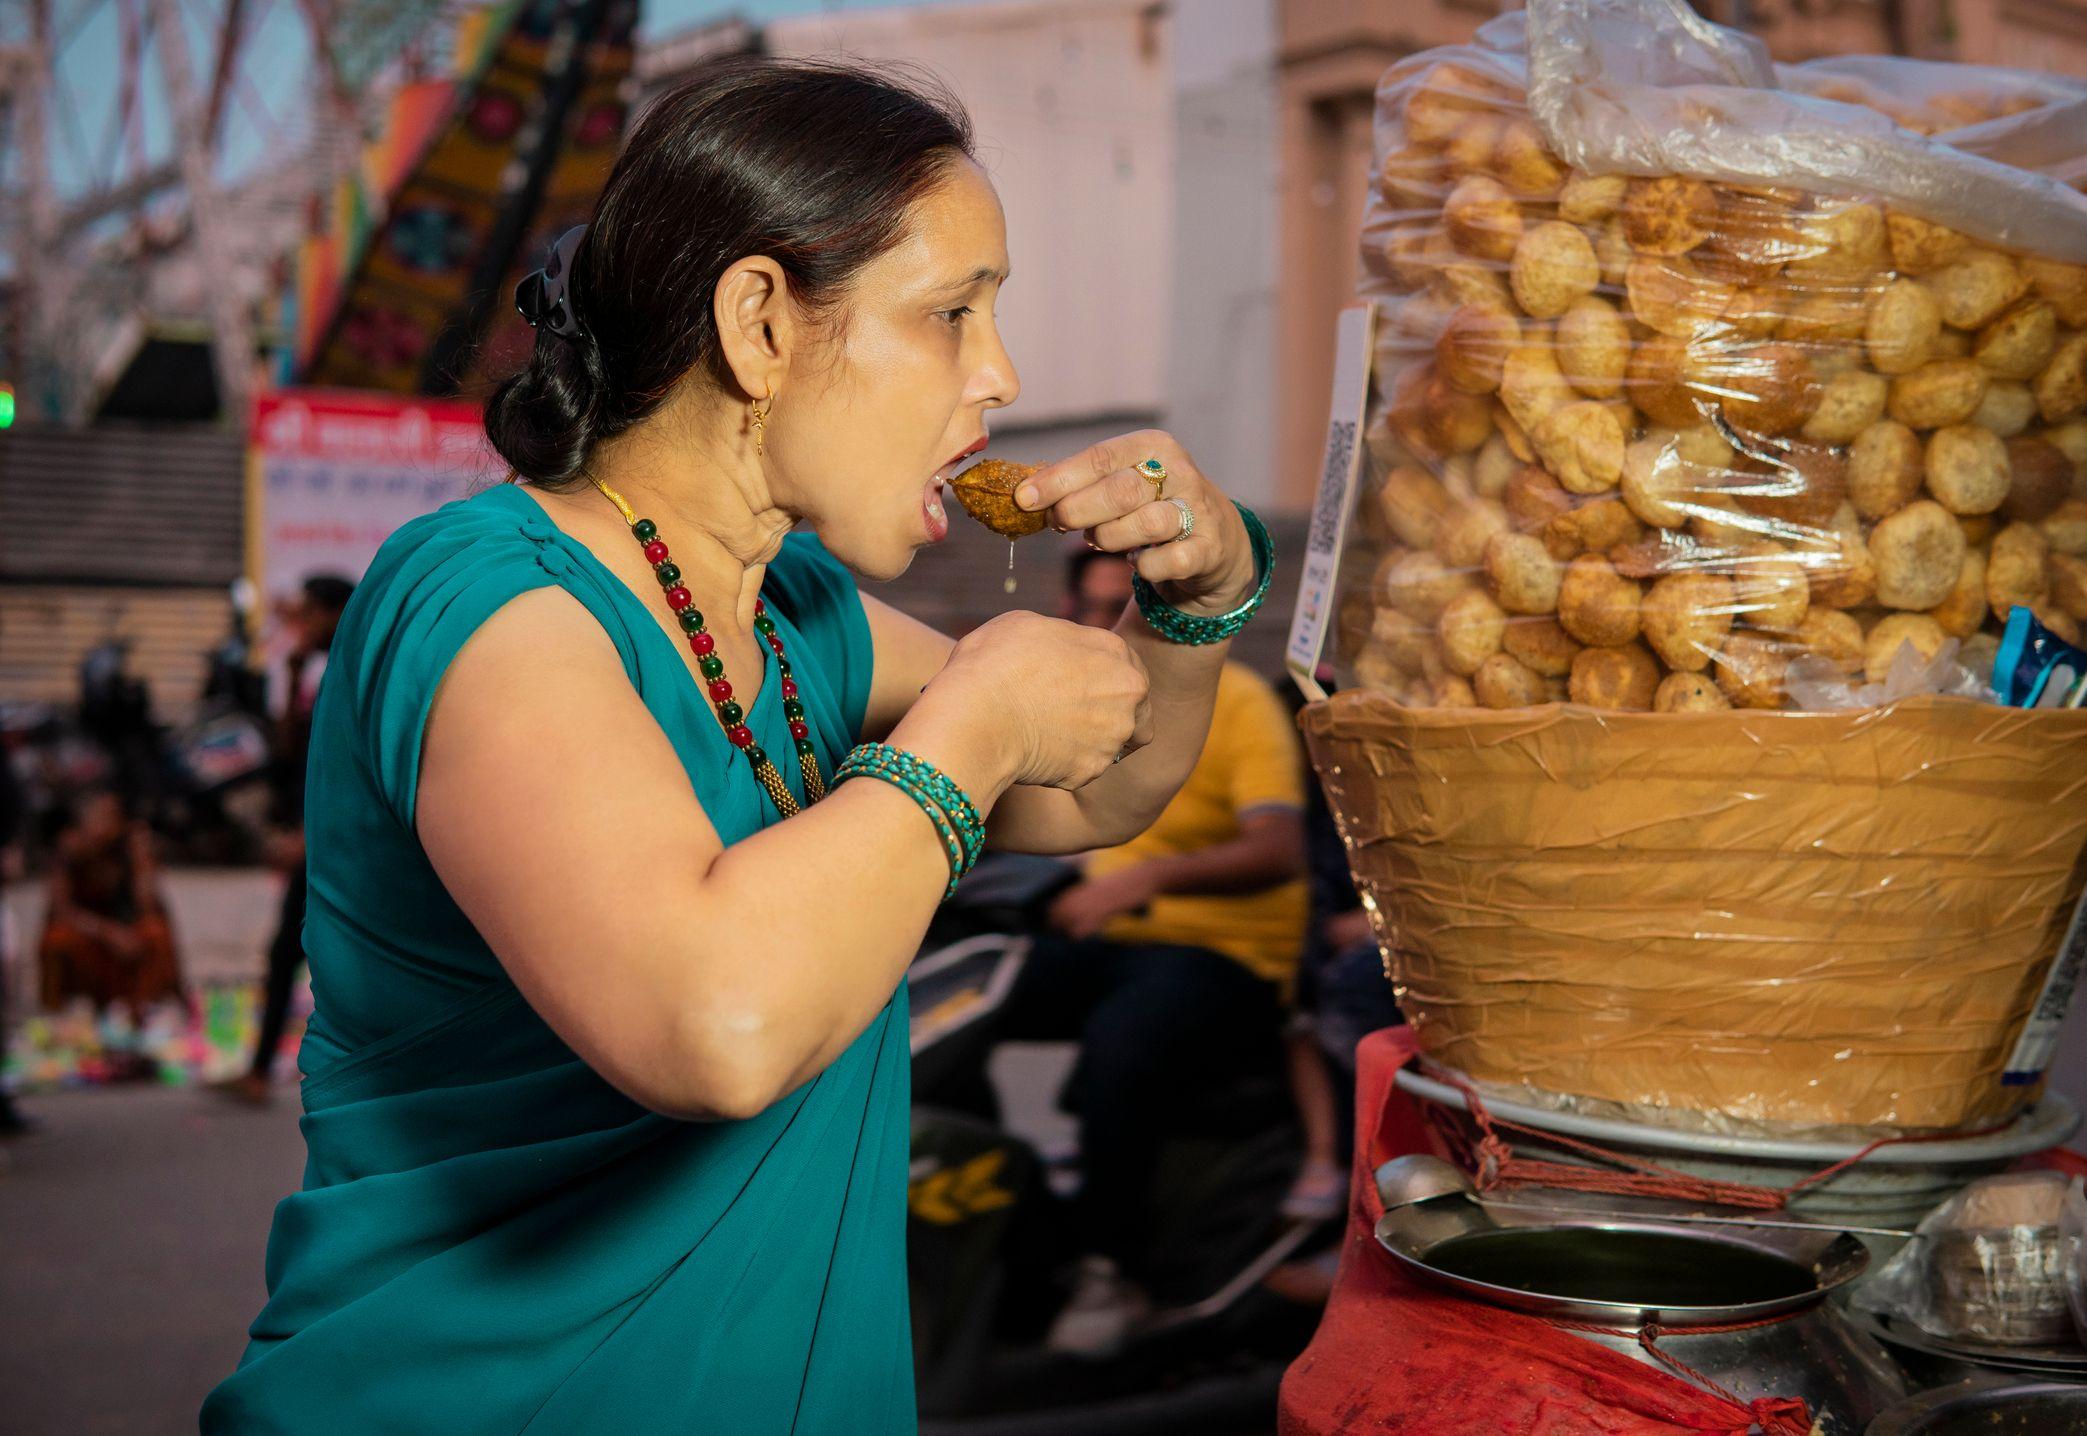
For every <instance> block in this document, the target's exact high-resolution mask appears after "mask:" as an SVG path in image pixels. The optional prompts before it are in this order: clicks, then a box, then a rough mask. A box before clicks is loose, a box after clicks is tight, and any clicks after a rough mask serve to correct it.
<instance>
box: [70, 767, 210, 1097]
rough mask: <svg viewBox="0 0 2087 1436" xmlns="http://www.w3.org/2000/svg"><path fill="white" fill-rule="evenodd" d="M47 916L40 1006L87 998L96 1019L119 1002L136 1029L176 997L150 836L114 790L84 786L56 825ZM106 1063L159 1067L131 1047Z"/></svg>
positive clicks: (176, 977)
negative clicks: (155, 1009) (62, 821)
mask: <svg viewBox="0 0 2087 1436" xmlns="http://www.w3.org/2000/svg"><path fill="white" fill-rule="evenodd" d="M46 914H47V916H46V917H45V920H44V933H43V942H42V943H41V944H40V946H39V950H38V966H39V969H40V973H39V975H40V979H41V987H42V997H43V1005H44V1007H45V1008H46V1009H47V1010H51V1011H56V1010H58V1009H60V1008H63V1007H64V1006H65V1005H66V1004H67V1003H69V1002H71V1001H73V1000H74V999H76V998H86V999H87V1000H88V1001H89V1002H91V1003H92V1004H93V1007H94V1013H95V1016H96V1017H97V1018H99V1017H101V1016H103V1015H104V1014H106V1013H107V1012H108V1011H109V1009H110V1008H121V1009H122V1010H123V1012H124V1014H125V1015H126V1016H128V1018H129V1019H130V1024H131V1028H132V1030H133V1031H137V1030H139V1029H141V1028H142V1027H143V1026H144V1023H145V1014H146V1013H147V1012H148V1011H149V1010H150V1009H151V1008H152V1007H153V1006H154V1005H155V1004H157V1003H159V1002H162V1001H164V1000H166V999H168V998H173V997H180V996H181V995H182V992H181V971H180V965H179V963H178V961H177V960H176V957H175V951H174V930H173V926H172V924H171V923H170V922H169V921H168V917H167V906H166V902H165V899H164V898H163V896H162V895H161V892H160V883H159V862H158V859H157V857H156V855H155V854H154V852H153V843H152V834H151V832H150V830H149V829H147V827H146V826H145V824H143V823H142V822H139V821H137V820H136V819H135V818H133V817H132V816H131V814H130V810H129V809H128V808H127V807H126V806H125V804H124V801H123V799H122V797H121V796H119V795H118V794H117V793H116V792H114V791H113V790H110V789H105V788H104V789H93V790H90V791H88V792H87V793H86V794H85V795H84V796H83V797H82V798H81V799H80V800H79V801H78V802H77V803H76V804H75V806H74V809H73V813H72V816H71V820H70V821H69V822H67V823H66V825H65V826H64V828H63V829H61V830H60V832H59V834H58V843H57V853H56V856H55V860H54V861H53V863H52V866H51V879H50V899H49V906H48V907H47V908H46ZM111 1065H112V1068H113V1071H114V1075H116V1076H119V1077H149V1076H151V1075H153V1069H154V1067H155V1065H156V1064H155V1063H154V1062H153V1061H152V1059H151V1058H149V1057H147V1056H145V1055H144V1054H143V1053H141V1052H136V1051H131V1052H127V1053H117V1054H114V1055H113V1056H112V1059H111Z"/></svg>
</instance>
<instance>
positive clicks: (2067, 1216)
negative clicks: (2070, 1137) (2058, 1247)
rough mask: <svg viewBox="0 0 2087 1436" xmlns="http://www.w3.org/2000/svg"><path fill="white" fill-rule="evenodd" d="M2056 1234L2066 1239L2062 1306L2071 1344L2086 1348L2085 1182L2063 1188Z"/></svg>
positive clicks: (2086, 1242) (2086, 1199) (2086, 1240)
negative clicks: (2069, 1326)
mask: <svg viewBox="0 0 2087 1436" xmlns="http://www.w3.org/2000/svg"><path fill="white" fill-rule="evenodd" d="M2058 1232H2059V1235H2060V1236H2062V1237H2063V1238H2064V1239H2065V1250H2066V1260H2065V1305H2066V1308H2067V1310H2069V1311H2070V1312H2071V1313H2072V1319H2073V1340H2075V1341H2077V1342H2078V1343H2079V1344H2080V1345H2082V1346H2087V1182H2083V1181H2082V1180H2081V1179H2080V1178H2078V1177H2074V1178H2073V1179H2072V1181H2071V1182H2070V1183H2068V1184H2067V1186H2066V1188H2065V1201H2064V1203H2063V1204H2062V1205H2061V1206H2060V1207H2059V1209H2058Z"/></svg>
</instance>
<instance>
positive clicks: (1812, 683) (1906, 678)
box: [1783, 638, 1998, 713]
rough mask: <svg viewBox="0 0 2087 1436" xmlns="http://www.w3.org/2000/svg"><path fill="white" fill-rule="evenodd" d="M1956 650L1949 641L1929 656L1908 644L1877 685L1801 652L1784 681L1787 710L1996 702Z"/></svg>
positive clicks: (1820, 710) (1989, 685) (1812, 710)
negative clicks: (1911, 701)
mask: <svg viewBox="0 0 2087 1436" xmlns="http://www.w3.org/2000/svg"><path fill="white" fill-rule="evenodd" d="M1960 647H1962V645H1961V644H1959V643H1958V642H1957V641H1956V640H1955V639H1954V638H1952V639H1950V640H1949V641H1948V642H1947V643H1944V644H1943V645H1942V647H1941V648H1940V649H1939V650H1937V651H1936V653H1935V654H1934V656H1933V657H1928V656H1926V655H1923V654H1922V653H1921V651H1920V650H1919V649H1917V648H1915V647H1914V646H1913V645H1912V644H1910V643H1904V644H1900V645H1899V651H1898V653H1897V654H1896V655H1895V656H1894V657H1893V658H1892V660H1891V667H1890V668H1888V669H1887V670H1886V671H1885V674H1884V679H1883V681H1882V682H1880V683H1857V682H1855V681H1854V680H1853V679H1851V678H1849V677H1848V676H1847V675H1845V674H1844V673H1842V672H1841V670H1840V669H1839V668H1837V667H1835V666H1834V664H1832V663H1831V662H1829V661H1828V660H1826V659H1824V658H1819V657H1816V656H1814V655H1813V654H1809V653H1801V654H1799V655H1798V656H1797V657H1795V658H1793V659H1791V660H1790V667H1789V670H1788V673H1787V674H1786V676H1785V678H1784V680H1783V687H1784V690H1785V692H1784V702H1785V706H1787V707H1789V708H1792V709H1795V710H1797V711H1798V712H1801V713H1832V712H1837V711H1839V710H1840V709H1843V708H1881V707H1883V706H1884V705H1885V704H1887V703H1897V702H1898V701H1900V700H1901V699H1904V698H1918V697H1922V696H1925V695H1933V696H1936V697H1942V698H1975V699H1977V700H1978V701H1979V702H1981V703H1993V702H1997V701H1998V695H1997V694H1995V693H1994V692H1993V687H1992V685H1991V684H1990V683H1988V682H1986V680H1985V679H1984V678H1983V677H1982V676H1980V675H1979V674H1977V673H1974V672H1972V671H1971V670H1970V669H1969V668H1966V667H1965V666H1964V665H1963V663H1962V661H1961V660H1959V658H1958V657H1957V650H1958V649H1959V648H1960Z"/></svg>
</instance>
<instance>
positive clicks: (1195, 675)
mask: <svg viewBox="0 0 2087 1436" xmlns="http://www.w3.org/2000/svg"><path fill="white" fill-rule="evenodd" d="M1116 632H1117V633H1118V634H1120V635H1121V636H1122V637H1123V639H1124V641H1125V642H1127V643H1129V644H1130V647H1131V651H1132V652H1133V653H1135V654H1136V655H1137V657H1138V660H1139V661H1140V662H1141V663H1143V664H1144V665H1145V671H1146V672H1147V673H1148V674H1149V675H1150V676H1151V679H1152V690H1151V696H1150V699H1149V701H1150V703H1151V707H1152V741H1151V742H1150V743H1148V744H1146V745H1145V746H1144V747H1143V748H1140V749H1139V750H1138V751H1137V752H1135V753H1132V754H1131V755H1130V756H1129V757H1127V758H1125V759H1124V760H1123V761H1122V762H1120V763H1118V764H1116V765H1115V766H1113V767H1111V768H1110V769H1109V770H1108V771H1107V772H1106V773H1104V774H1102V776H1100V777H1099V778H1096V779H1095V780H1094V781H1093V782H1091V783H1089V784H1087V785H1086V786H1085V787H1083V788H1078V789H1075V790H1073V791H1071V792H1062V791H1059V790H1056V789H1046V788H1015V789H1013V790H1011V791H1010V792H1009V793H1008V794H1007V796H1006V797H1005V798H1004V799H1003V800H1002V801H1001V804H1000V810H999V812H998V814H997V815H996V817H995V821H994V823H993V825H992V826H993V841H994V844H995V846H997V847H1003V848H1006V849H1008V850H1010V851H1013V852H1028V853H1083V852H1090V851H1092V850H1093V849H1096V848H1108V847H1114V846H1115V845H1116V844H1118V843H1122V842H1127V841H1128V840H1130V839H1131V838H1134V837H1136V836H1137V835H1138V834H1139V833H1142V832H1144V831H1145V829H1147V828H1148V827H1150V826H1152V822H1153V820H1154V819H1155V818H1157V817H1158V816H1159V815H1160V811H1161V810H1162V809H1163V808H1165V807H1166V806H1167V803H1168V802H1169V801H1170V800H1171V799H1172V798H1173V796H1174V794H1175V793H1176V792H1178V791H1179V790H1180V788H1181V785H1182V784H1183V783H1184V782H1186V781H1187V780H1188V775H1189V773H1190V772H1191V771H1192V770H1193V769H1194V768H1195V766H1196V760H1197V759H1199V758H1200V757H1202V755H1203V741H1204V739H1205V738H1207V737H1208V736H1209V733H1210V712H1211V706H1212V704H1213V703H1214V702H1215V701H1216V697H1217V680H1218V675H1219V673H1220V672H1221V671H1222V670H1223V668H1224V666H1225V656H1226V655H1227V654H1228V653H1229V652H1230V651H1231V647H1232V645H1231V644H1230V643H1211V644H1181V643H1169V642H1167V641H1166V640H1165V639H1163V638H1161V637H1160V636H1159V635H1158V634H1156V633H1154V632H1153V631H1152V630H1151V629H1150V628H1148V627H1147V626H1146V624H1145V620H1144V619H1143V618H1141V617H1140V616H1139V615H1138V611H1137V610H1136V609H1135V608H1131V609H1128V610H1126V611H1125V613H1124V616H1123V621H1122V622H1121V623H1119V624H1118V625H1117V626H1116Z"/></svg>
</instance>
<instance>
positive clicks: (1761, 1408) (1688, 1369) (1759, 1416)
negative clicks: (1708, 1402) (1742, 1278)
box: [1546, 1308, 1812, 1436]
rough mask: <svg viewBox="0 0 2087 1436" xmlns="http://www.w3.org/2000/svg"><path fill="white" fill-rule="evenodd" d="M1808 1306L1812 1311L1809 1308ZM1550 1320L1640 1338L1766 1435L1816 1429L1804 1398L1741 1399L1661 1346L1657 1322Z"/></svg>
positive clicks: (1699, 1329) (1737, 1326) (1721, 1328)
mask: <svg viewBox="0 0 2087 1436" xmlns="http://www.w3.org/2000/svg"><path fill="white" fill-rule="evenodd" d="M1806 1309H1807V1310H1809V1308H1806ZM1797 1314H1798V1313H1796V1312H1794V1311H1792V1312H1783V1313H1781V1314H1780V1315H1776V1316H1767V1317H1762V1318H1761V1319H1760V1320H1758V1321H1724V1322H1717V1323H1713V1324H1711V1325H1708V1326H1690V1327H1686V1328H1684V1329H1683V1331H1684V1334H1686V1335H1689V1336H1715V1335H1718V1334H1720V1333H1723V1332H1732V1331H1753V1330H1755V1329H1756V1328H1759V1327H1763V1326H1774V1325H1776V1324H1777V1323H1779V1322H1784V1321H1788V1320H1790V1319H1791V1318H1792V1317H1794V1316H1796V1315H1797ZM1546 1319H1547V1320H1550V1322H1551V1325H1553V1326H1556V1327H1559V1328H1561V1329H1563V1330H1566V1331H1583V1332H1590V1333H1592V1334H1594V1335H1596V1336H1612V1337H1616V1338H1618V1339H1620V1340H1624V1341H1636V1342H1637V1343H1638V1345H1639V1346H1641V1347H1642V1348H1644V1350H1645V1354H1646V1355H1648V1356H1650V1357H1651V1358H1652V1359H1653V1360H1654V1361H1657V1362H1658V1363H1659V1364H1660V1365H1661V1366H1664V1367H1666V1368H1667V1370H1669V1371H1671V1372H1673V1373H1674V1374H1675V1375H1676V1376H1679V1377H1680V1378H1682V1379H1683V1380H1684V1381H1693V1382H1694V1383H1695V1384H1696V1385H1697V1386H1699V1387H1701V1388H1702V1389H1703V1390H1705V1391H1708V1392H1709V1393H1710V1394H1711V1395H1713V1396H1716V1397H1718V1398H1719V1399H1720V1400H1723V1401H1726V1402H1729V1403H1730V1404H1731V1405H1732V1406H1734V1407H1735V1408H1737V1409H1738V1410H1741V1411H1744V1412H1746V1413H1747V1414H1748V1415H1749V1416H1751V1417H1752V1418H1753V1422H1754V1425H1756V1426H1757V1427H1759V1428H1760V1430H1761V1433H1762V1436H1810V1433H1811V1430H1812V1410H1811V1407H1809V1406H1807V1405H1806V1404H1805V1402H1804V1399H1803V1398H1802V1397H1798V1396H1757V1397H1755V1398H1754V1399H1753V1400H1751V1401H1742V1400H1740V1399H1739V1397H1738V1396H1737V1395H1735V1394H1734V1393H1732V1392H1731V1391H1728V1390H1726V1389H1725V1388H1724V1387H1723V1386H1720V1385H1719V1384H1718V1383H1717V1382H1715V1381H1713V1380H1711V1379H1710V1378H1709V1377H1707V1376H1705V1375H1704V1374H1703V1373H1702V1372H1700V1371H1698V1370H1696V1368H1695V1367H1693V1366H1690V1365H1689V1364H1688V1363H1687V1362H1685V1361H1683V1360H1682V1359H1681V1358H1680V1357H1678V1356H1676V1355H1674V1354H1673V1353H1672V1352H1670V1351H1667V1350H1666V1349H1664V1348H1663V1347H1661V1346H1660V1344H1659V1338H1660V1336H1661V1335H1662V1333H1663V1331H1664V1328H1662V1327H1661V1326H1660V1324H1659V1323H1658V1322H1656V1321H1648V1322H1646V1323H1645V1324H1644V1325H1643V1326H1641V1327H1639V1328H1638V1329H1637V1330H1636V1331H1624V1330H1620V1329H1617V1328H1614V1327H1607V1326H1593V1325H1590V1324H1588V1323H1586V1322H1579V1321H1563V1320H1558V1319H1554V1318H1546Z"/></svg>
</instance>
